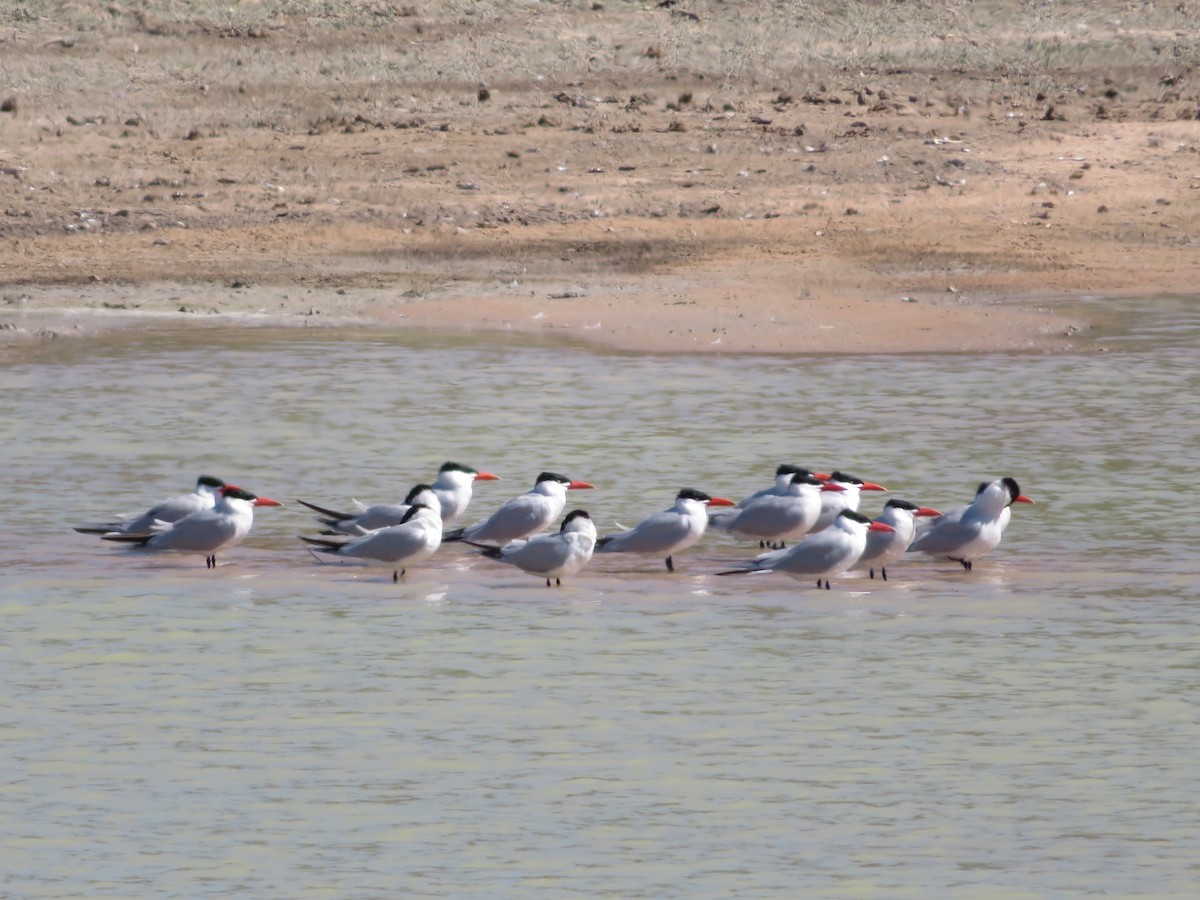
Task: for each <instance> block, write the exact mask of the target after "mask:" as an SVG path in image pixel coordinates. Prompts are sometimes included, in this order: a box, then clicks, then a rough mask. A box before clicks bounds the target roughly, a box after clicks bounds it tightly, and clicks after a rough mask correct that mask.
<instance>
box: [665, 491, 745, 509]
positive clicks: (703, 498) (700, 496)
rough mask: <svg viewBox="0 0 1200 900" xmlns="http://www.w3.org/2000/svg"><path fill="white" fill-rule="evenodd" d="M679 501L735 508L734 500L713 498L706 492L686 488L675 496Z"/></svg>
mask: <svg viewBox="0 0 1200 900" xmlns="http://www.w3.org/2000/svg"><path fill="white" fill-rule="evenodd" d="M675 497H676V499H679V500H695V501H696V502H697V503H703V504H704V505H705V506H734V505H735V504H734V502H733V501H732V500H726V499H725V498H724V497H713V496H710V495H709V494H706V493H704V491H698V490H696V489H695V488H684V489H683V490H681V491H680V492H679V493H678V494H676V495H675Z"/></svg>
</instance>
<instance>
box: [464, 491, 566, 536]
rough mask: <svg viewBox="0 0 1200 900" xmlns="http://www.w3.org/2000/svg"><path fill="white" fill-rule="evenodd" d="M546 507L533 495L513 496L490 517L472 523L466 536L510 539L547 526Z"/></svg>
mask: <svg viewBox="0 0 1200 900" xmlns="http://www.w3.org/2000/svg"><path fill="white" fill-rule="evenodd" d="M545 511H546V507H545V504H544V503H539V502H538V500H537V499H535V498H534V497H532V496H527V495H522V496H520V497H513V498H512V499H511V500H509V501H508V502H507V503H505V504H504V505H503V506H501V507H500V508H499V509H498V510H496V512H495V513H493V514H492V517H491V518H490V519H486V520H484V521H483V522H481V523H478V524H476V525H472V526H471V527H470V528H468V529H467V530H466V533H465V534H464V537H466V538H467V539H468V540H471V541H508V540H512V539H513V538H518V537H523V536H525V535H527V534H531V533H532V532H534V531H538V530H540V529H541V528H543V527H545V524H546V523H545V522H544V521H543V519H544V518H545Z"/></svg>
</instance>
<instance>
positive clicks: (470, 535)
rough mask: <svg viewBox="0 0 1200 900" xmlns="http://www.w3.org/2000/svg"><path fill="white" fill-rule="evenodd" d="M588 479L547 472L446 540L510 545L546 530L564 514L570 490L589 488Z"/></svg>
mask: <svg viewBox="0 0 1200 900" xmlns="http://www.w3.org/2000/svg"><path fill="white" fill-rule="evenodd" d="M591 487H592V485H590V484H588V483H587V482H586V481H572V480H571V479H570V478H568V477H567V476H565V475H557V474H555V473H554V472H543V473H542V474H541V475H539V476H538V477H537V481H536V482H535V483H534V485H533V489H532V490H530V491H527V492H526V493H524V494H521V495H520V496H519V497H513V498H512V499H511V500H508V501H506V502H505V503H504V504H503V505H502V506H501V507H500V508H499V509H498V510H496V511H495V512H494V513H492V515H491V516H490V517H489V518H487V519H482V520H481V521H479V522H476V523H475V524H474V525H468V526H467V527H466V528H457V529H455V530H454V531H450V532H447V533H446V534H445V535H443V537H442V540H443V541H474V542H476V543H483V544H507V543H508V542H509V541H516V540H519V539H521V538H527V537H529V536H530V535H531V534H536V533H537V532H539V531H545V530H546V529H547V528H549V527H550V525H551V524H552V523H553V522H554V520H555V519H557V518H558V517H559V516H560V515H562V511H563V509H564V507H566V505H567V491H580V490H589V489H591Z"/></svg>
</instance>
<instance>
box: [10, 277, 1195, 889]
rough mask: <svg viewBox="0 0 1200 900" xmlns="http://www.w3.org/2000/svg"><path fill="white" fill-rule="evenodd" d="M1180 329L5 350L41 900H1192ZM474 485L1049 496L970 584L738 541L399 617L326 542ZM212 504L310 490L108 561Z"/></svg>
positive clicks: (439, 571)
mask: <svg viewBox="0 0 1200 900" xmlns="http://www.w3.org/2000/svg"><path fill="white" fill-rule="evenodd" d="M1097 303H1098V301H1097ZM1148 308H1150V309H1152V310H1153V311H1152V312H1147V313H1144V314H1142V315H1140V316H1139V317H1138V318H1137V320H1136V324H1135V327H1134V328H1133V329H1130V328H1128V327H1126V326H1123V325H1122V326H1119V327H1118V326H1117V325H1115V324H1114V325H1113V326H1112V327H1111V328H1108V329H1106V330H1105V331H1104V332H1103V333H1102V334H1101V335H1100V336H1099V337H1098V338H1097V341H1098V342H1099V343H1101V344H1103V345H1104V346H1105V347H1106V348H1107V351H1108V352H1104V353H1100V352H1093V351H1092V350H1091V349H1088V350H1087V352H1080V353H1078V354H1071V355H1054V356H1051V355H994V356H986V355H985V356H944V357H921V356H917V357H909V356H905V357H853V356H847V357H803V358H788V359H784V358H769V357H728V358H703V359H700V358H694V357H676V356H632V355H622V354H613V353H604V352H597V351H594V350H587V349H580V348H578V347H572V346H567V345H564V344H552V343H544V344H530V343H528V342H521V341H518V340H516V339H512V340H510V339H505V338H503V337H477V336H439V335H430V334H422V333H408V334H388V333H379V332H366V331H338V332H335V331H318V330H311V331H310V330H286V331H285V330H269V329H252V330H223V329H215V330H189V331H182V332H177V331H166V330H164V331H151V332H142V333H132V334H129V333H127V334H119V335H113V336H109V337H104V338H99V339H96V340H91V341H87V342H84V341H57V342H52V343H48V344H46V345H43V346H41V347H39V348H36V349H33V350H29V351H27V352H23V353H22V354H21V355H20V356H13V355H12V354H9V356H7V357H6V358H4V359H3V360H2V361H0V383H2V384H3V388H4V389H3V391H0V423H2V425H3V433H4V435H5V441H4V456H5V463H4V472H5V479H4V480H5V484H6V487H7V490H6V492H5V502H4V504H3V506H2V507H0V524H2V525H3V533H4V536H5V541H6V546H5V555H4V568H3V570H0V610H2V613H3V621H4V629H3V633H2V634H0V676H2V677H3V679H4V682H5V684H6V689H5V694H6V699H5V702H4V703H3V705H2V706H0V742H2V744H3V747H4V753H3V762H2V763H0V767H2V769H3V772H4V778H3V781H2V786H0V838H2V839H3V845H4V847H5V848H6V849H5V861H4V865H3V866H2V867H0V893H3V894H4V895H6V896H22V897H24V896H46V897H71V896H89V897H90V896H156V897H158V896H181V897H182V896H186V897H194V896H213V895H236V896H247V897H262V896H277V897H310V896H333V897H350V896H355V897H362V896H405V895H415V896H456V897H457V896H489V897H529V896H537V897H548V898H549V897H552V898H561V897H572V896H611V897H655V898H657V897H683V896H687V897H691V896H712V897H724V896H739V897H784V896H789V897H790V896H812V897H818V896H828V897H832V896H839V897H843V896H864V895H865V896H877V897H904V896H908V897H928V896H937V895H941V896H947V895H954V896H1039V897H1042V896H1066V895H1081V894H1107V895H1118V896H1119V895H1125V896H1130V895H1153V896H1191V895H1193V894H1194V890H1195V885H1196V884H1197V883H1198V882H1200V811H1198V807H1197V804H1196V801H1195V792H1196V784H1197V783H1200V763H1198V761H1197V760H1198V756H1197V752H1196V748H1197V747H1198V746H1200V726H1198V725H1197V713H1196V703H1197V698H1198V696H1200V643H1198V640H1197V635H1198V634H1200V611H1198V601H1197V597H1196V593H1197V592H1196V582H1197V575H1198V574H1200V565H1198V564H1197V550H1196V547H1197V543H1198V540H1200V528H1198V527H1197V524H1196V517H1195V514H1194V510H1193V508H1192V507H1193V503H1192V501H1191V499H1190V496H1191V494H1190V492H1191V490H1192V489H1193V488H1194V487H1195V485H1196V484H1197V483H1200V477H1198V476H1200V471H1198V470H1200V451H1197V447H1198V446H1200V374H1198V368H1197V362H1198V361H1200V355H1198V352H1197V351H1198V350H1200V315H1198V314H1197V304H1196V303H1195V302H1183V301H1178V302H1171V303H1163V304H1159V305H1154V306H1151V307H1148ZM1103 312H1105V313H1106V314H1107V313H1113V321H1114V322H1117V321H1120V320H1121V318H1122V316H1121V315H1119V314H1120V313H1121V312H1122V311H1121V310H1115V311H1113V310H1112V309H1110V308H1107V307H1106V308H1105V309H1104V310H1103ZM446 459H455V460H459V461H461V462H464V463H469V464H473V465H476V466H478V467H480V468H487V469H489V470H491V471H494V472H497V473H499V474H500V475H502V476H503V478H504V480H503V481H500V482H496V483H488V484H482V485H481V486H480V487H479V489H478V490H477V492H476V498H475V500H474V502H473V507H472V508H473V510H474V511H475V512H477V513H479V514H486V513H487V512H489V511H490V510H491V509H494V508H495V506H497V505H498V504H499V503H500V502H501V501H502V500H503V499H505V498H507V497H508V496H511V495H513V494H516V493H520V492H522V491H524V490H526V489H527V488H528V487H529V486H530V484H531V482H532V480H533V477H534V476H535V475H536V474H537V473H538V472H539V471H541V470H543V469H551V470H555V471H561V472H563V473H564V474H567V475H569V476H571V477H574V478H581V479H586V480H588V481H591V482H593V483H594V484H596V485H597V490H595V491H593V492H587V493H586V494H583V495H582V496H578V497H577V496H575V495H572V497H571V499H572V501H578V502H577V504H576V505H580V504H582V505H585V506H586V507H587V508H588V509H589V510H590V511H591V513H592V515H593V517H594V518H595V519H597V521H598V522H599V523H600V524H601V527H602V530H603V529H605V528H610V527H612V524H613V523H614V522H624V523H631V522H633V521H635V520H636V519H637V518H639V517H640V516H642V515H644V514H646V513H649V512H652V511H655V510H657V509H660V508H663V507H665V506H667V505H669V503H670V501H671V498H672V497H673V495H674V493H675V491H676V490H678V488H680V487H683V486H693V487H698V488H701V489H703V490H707V491H709V492H710V493H714V494H722V495H725V496H732V497H740V496H742V495H744V494H746V493H749V492H750V491H752V490H755V489H757V488H759V487H762V486H764V485H765V484H767V483H768V482H769V481H770V480H771V475H772V472H773V470H774V467H775V466H776V464H778V463H780V462H796V463H800V464H804V465H809V466H810V467H812V468H821V469H829V468H834V467H841V468H844V469H847V470H849V471H852V472H856V473H858V474H860V475H862V476H863V477H866V478H870V479H873V480H876V481H880V482H883V483H884V484H886V485H887V486H888V487H889V488H891V489H892V492H893V493H892V494H891V496H902V497H907V498H908V499H912V500H916V501H919V502H921V503H925V504H930V505H946V506H953V505H955V504H957V503H961V502H966V501H967V500H969V499H970V497H971V496H972V494H973V491H974V488H975V486H976V484H977V483H978V482H979V481H981V480H985V479H991V478H994V477H997V476H1000V475H1013V476H1014V477H1016V478H1017V479H1018V480H1019V481H1020V483H1021V487H1022V489H1023V490H1024V492H1025V493H1027V494H1029V495H1031V496H1033V497H1034V498H1036V500H1037V501H1038V505H1036V506H1032V507H1025V506H1022V507H1021V508H1019V509H1017V510H1016V511H1015V514H1014V517H1013V519H1014V520H1013V523H1012V525H1011V526H1010V527H1009V529H1008V531H1007V533H1006V535H1005V541H1004V543H1003V544H1002V545H1001V547H1000V548H999V549H998V550H997V551H996V552H995V553H994V554H992V555H991V556H989V557H986V558H985V559H984V560H983V561H981V562H979V563H977V564H976V567H975V571H974V572H971V573H966V572H963V571H961V570H957V569H955V568H954V567H952V565H944V564H941V563H932V562H927V561H924V560H918V559H913V560H903V561H900V562H898V563H896V564H895V565H894V566H893V567H892V568H891V569H890V573H891V575H892V579H891V580H890V581H889V582H887V583H882V582H879V581H872V580H869V579H866V578H863V577H857V576H856V577H851V578H845V579H842V580H841V581H840V582H839V581H837V580H835V583H834V587H833V590H831V591H820V592H818V591H817V590H815V589H814V588H812V587H810V586H809V585H808V584H807V583H798V582H794V581H790V580H786V579H775V578H774V577H773V576H763V577H758V578H753V579H718V578H714V577H712V573H713V572H714V571H717V570H718V569H719V568H721V567H724V566H726V565H727V564H728V563H729V562H731V561H733V560H737V559H741V558H745V557H747V556H749V555H750V554H751V553H752V550H751V549H750V548H749V547H747V546H744V545H738V544H735V543H733V542H731V541H728V540H726V539H723V538H720V537H717V536H708V537H706V538H705V540H704V541H703V542H702V543H701V544H700V545H698V546H696V547H694V548H692V549H691V550H688V551H685V552H684V553H682V554H679V555H678V556H677V558H676V564H677V570H678V571H677V572H676V573H675V574H674V575H671V574H668V573H667V572H666V571H665V570H664V569H663V567H662V564H661V561H656V560H640V559H637V558H630V559H627V558H623V557H619V556H614V557H604V558H598V559H597V560H596V561H595V562H594V563H593V565H592V566H591V567H589V569H587V570H585V572H584V573H582V574H581V575H580V576H578V577H576V578H574V579H571V580H569V582H568V583H567V584H564V586H563V587H561V588H557V589H549V590H548V589H546V588H545V587H544V585H543V584H542V582H540V581H538V580H537V579H535V578H531V577H527V576H524V575H522V574H521V573H520V572H517V571H515V570H511V569H508V568H506V567H503V566H499V565H497V564H495V563H492V562H490V561H488V560H483V559H480V558H477V557H475V556H473V555H471V554H470V553H469V552H468V551H466V550H464V549H460V548H450V547H445V548H443V549H442V550H441V551H439V553H438V554H437V555H436V556H435V557H434V558H433V560H431V561H430V563H428V564H426V565H425V566H423V567H421V568H418V569H416V570H413V571H410V572H409V575H408V577H407V579H406V580H405V581H403V582H401V583H400V584H398V585H393V584H392V583H391V580H390V573H388V572H383V571H382V570H378V569H361V568H357V567H352V566H339V565H319V564H318V563H317V562H316V561H315V560H314V559H313V558H312V557H310V556H309V555H308V554H307V553H305V552H304V551H303V550H302V549H300V546H299V543H298V541H297V540H296V538H295V535H296V534H298V533H300V532H304V531H308V530H310V529H311V528H312V527H313V525H314V524H315V523H314V522H313V521H312V520H311V519H310V518H309V517H308V516H307V515H306V514H305V513H304V511H303V510H302V509H301V508H299V507H298V506H297V505H295V504H294V503H291V502H289V501H291V500H293V499H294V498H296V497H303V498H305V499H310V500H314V501H317V502H324V503H327V504H329V505H335V506H337V505H340V506H345V505H347V504H349V502H350V499H351V498H353V497H358V498H361V499H364V500H372V501H397V500H399V499H401V498H402V497H403V494H404V493H405V492H406V490H407V488H408V487H409V486H411V485H412V484H413V483H415V482H416V481H419V480H429V479H431V478H432V476H433V474H434V472H435V471H436V468H437V466H438V465H439V464H440V463H441V462H442V461H443V460H446ZM203 472H209V473H212V474H216V475H220V476H222V477H224V478H227V479H229V480H231V481H235V482H237V483H238V484H240V485H243V486H245V487H248V488H250V489H252V490H255V491H258V492H260V493H264V494H269V495H271V496H274V497H276V498H278V499H281V500H284V501H285V502H288V505H287V506H285V507H284V508H282V509H266V510H260V512H259V515H258V519H257V522H256V525H255V528H254V531H253V532H252V534H251V536H250V538H249V539H248V540H247V542H246V543H245V544H243V545H242V546H241V547H238V548H236V549H234V550H232V551H230V552H228V553H227V554H225V555H224V557H223V558H222V565H221V566H220V567H219V568H218V569H217V570H215V571H212V572H209V571H206V570H205V569H204V567H203V563H202V562H201V560H199V559H193V558H184V557H181V558H173V557H161V556H150V555H144V554H138V553H133V552H129V551H126V550H123V549H121V548H117V547H114V546H109V545H108V544H102V543H101V542H99V541H97V540H96V539H94V538H90V537H87V536H84V535H79V534H75V533H74V532H72V531H71V530H70V526H71V525H72V524H74V523H77V522H80V521H87V520H96V519H104V518H106V517H109V516H111V515H113V514H120V513H134V512H140V511H141V510H142V509H144V508H146V507H147V506H148V505H149V504H150V503H151V502H152V501H155V500H158V499H161V498H162V497H164V496H169V495H171V494H174V493H180V492H182V491H184V490H186V489H188V488H189V487H190V485H191V483H192V482H193V481H194V478H195V476H196V475H198V474H200V473H203ZM886 496H887V495H874V496H870V495H868V496H867V497H866V499H865V500H864V504H863V510H864V511H865V512H868V513H872V514H874V513H875V512H877V511H878V509H879V507H880V506H881V505H882V502H883V499H884V498H885V497H886ZM747 582H749V583H747Z"/></svg>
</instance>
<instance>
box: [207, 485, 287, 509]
mask: <svg viewBox="0 0 1200 900" xmlns="http://www.w3.org/2000/svg"><path fill="white" fill-rule="evenodd" d="M221 497H222V498H224V499H226V500H240V501H242V502H244V503H249V504H250V505H251V506H283V504H282V503H280V502H279V501H278V500H272V499H271V498H270V497H259V496H257V495H256V494H252V493H250V492H249V491H245V490H242V489H241V488H240V487H234V486H233V485H226V486H225V487H224V488H223V489H222V490H221Z"/></svg>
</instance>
